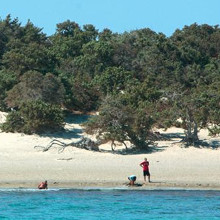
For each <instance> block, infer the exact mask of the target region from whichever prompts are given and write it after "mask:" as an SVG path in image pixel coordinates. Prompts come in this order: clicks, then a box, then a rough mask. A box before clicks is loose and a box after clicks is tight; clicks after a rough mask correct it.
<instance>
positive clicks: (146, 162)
mask: <svg viewBox="0 0 220 220" xmlns="http://www.w3.org/2000/svg"><path fill="white" fill-rule="evenodd" d="M140 165H141V166H142V167H143V171H147V170H149V162H148V161H144V162H142V163H140Z"/></svg>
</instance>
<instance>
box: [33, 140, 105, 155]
mask: <svg viewBox="0 0 220 220" xmlns="http://www.w3.org/2000/svg"><path fill="white" fill-rule="evenodd" d="M100 144H101V143H100V142H99V141H96V142H95V141H92V140H91V139H90V138H86V137H83V138H82V139H80V140H79V141H77V142H70V143H64V142H62V141H59V140H57V139H54V140H52V141H51V142H50V143H49V144H48V145H47V146H46V147H44V146H34V148H35V149H42V151H43V152H45V151H48V150H49V149H51V148H52V147H53V146H55V145H56V146H60V147H59V148H58V153H62V152H63V151H64V149H65V148H66V147H69V146H72V147H77V148H81V149H86V150H92V151H99V145H100Z"/></svg>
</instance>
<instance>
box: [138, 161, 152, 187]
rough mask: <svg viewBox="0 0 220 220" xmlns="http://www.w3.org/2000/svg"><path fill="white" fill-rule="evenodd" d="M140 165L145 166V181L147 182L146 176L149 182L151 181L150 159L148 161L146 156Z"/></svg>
mask: <svg viewBox="0 0 220 220" xmlns="http://www.w3.org/2000/svg"><path fill="white" fill-rule="evenodd" d="M140 166H141V167H142V168H143V175H144V182H146V176H148V182H149V183H150V172H149V161H147V158H144V161H143V162H142V163H140Z"/></svg>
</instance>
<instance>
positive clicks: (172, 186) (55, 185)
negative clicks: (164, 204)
mask: <svg viewBox="0 0 220 220" xmlns="http://www.w3.org/2000/svg"><path fill="white" fill-rule="evenodd" d="M127 183H128V182H123V183H122V182H114V183H113V182H100V183H94V182H48V189H51V190H52V189H60V190H61V189H76V190H89V189H91V190H104V189H106V190H107V189H108V190H109V189H112V190H120V189H121V190H204V191H205V190H207V191H212V190H213V191H220V184H202V183H201V184H200V183H197V184H192V183H191V184H185V183H154V182H151V183H146V184H143V185H142V186H128V185H127ZM137 184H142V183H139V182H137ZM37 185H38V183H37V184H36V182H31V181H30V182H20V181H12V182H0V190H1V189H2V190H7V189H15V190H16V189H24V190H25V189H36V190H38V188H37Z"/></svg>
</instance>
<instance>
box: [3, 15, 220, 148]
mask: <svg viewBox="0 0 220 220" xmlns="http://www.w3.org/2000/svg"><path fill="white" fill-rule="evenodd" d="M219 53H220V28H219V27H218V26H210V25H207V24H204V25H197V24H192V25H190V26H185V27H184V28H183V29H182V30H176V31H175V32H174V33H173V35H172V36H171V37H166V36H165V35H163V34H162V33H155V32H154V31H152V30H150V29H149V28H144V29H140V30H135V31H131V32H125V33H122V34H118V33H113V32H112V31H111V30H109V29H104V30H103V31H101V32H99V30H97V29H96V28H95V27H94V26H93V25H91V24H87V25H84V26H83V27H80V26H79V25H78V24H77V23H75V22H72V21H69V20H67V21H65V22H63V23H60V24H57V30H56V32H55V33H54V34H53V35H52V36H46V34H44V33H43V32H42V29H40V28H38V27H36V26H34V24H32V23H31V22H30V21H28V22H27V24H26V25H24V26H22V25H21V24H20V23H19V21H18V19H12V18H11V17H10V15H8V16H7V17H6V18H5V19H4V20H1V21H0V110H2V111H11V108H13V109H15V110H16V111H12V112H11V113H10V114H9V116H8V118H7V122H6V123H5V124H4V125H3V130H5V131H19V132H26V133H33V132H40V131H44V130H48V129H49V130H50V129H53V128H59V127H62V125H63V118H62V116H61V115H62V114H61V112H62V111H61V109H65V110H67V111H73V110H78V111H81V112H84V113H86V112H88V111H99V113H100V114H99V115H97V116H96V117H94V118H93V119H92V120H91V121H90V122H89V123H88V124H87V128H86V129H87V131H88V132H90V133H94V132H97V133H98V134H99V136H100V137H102V138H104V139H105V140H111V141H112V143H114V141H120V142H121V143H125V141H127V140H128V141H130V142H132V143H133V144H134V145H135V146H137V147H140V148H141V147H142V148H145V147H146V146H147V144H148V142H149V137H150V135H151V134H150V133H151V129H152V127H153V126H157V127H165V128H166V127H169V126H172V125H175V124H176V123H177V119H180V118H181V123H179V126H182V127H183V128H184V129H185V131H186V132H185V133H186V137H185V140H186V143H188V144H195V143H197V142H198V141H199V140H198V131H199V129H200V128H204V127H206V128H208V129H209V130H210V132H211V133H212V134H216V133H218V132H219V131H220V129H219V126H220V117H219V114H220V110H219V109H220V55H219ZM47 106H48V107H47Z"/></svg>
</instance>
